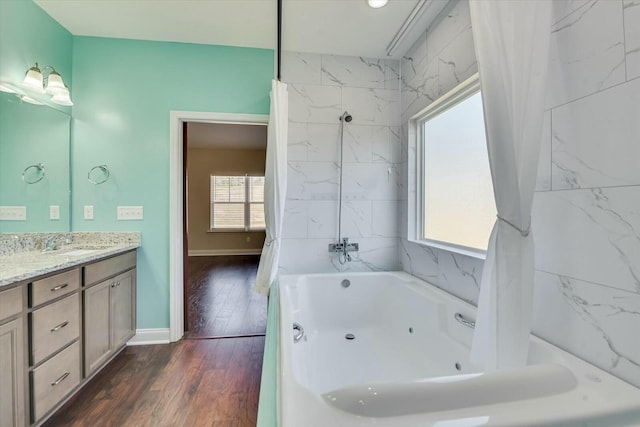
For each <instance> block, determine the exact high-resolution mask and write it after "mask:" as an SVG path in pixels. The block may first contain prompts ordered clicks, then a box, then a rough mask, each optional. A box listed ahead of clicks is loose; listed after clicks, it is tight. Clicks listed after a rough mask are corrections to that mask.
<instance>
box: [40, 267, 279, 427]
mask: <svg viewBox="0 0 640 427" xmlns="http://www.w3.org/2000/svg"><path fill="white" fill-rule="evenodd" d="M259 260H260V257H259V256H233V257H190V258H189V262H188V273H189V284H188V285H189V296H188V316H189V317H188V319H189V326H190V330H189V331H188V332H187V333H186V334H185V339H183V340H182V341H179V342H177V343H172V344H164V345H150V346H134V347H127V348H125V349H124V350H123V352H122V353H120V355H118V357H116V359H115V360H114V361H113V362H112V363H110V364H109V365H108V366H107V367H105V368H104V369H103V370H102V371H101V372H100V373H98V375H96V376H95V377H94V378H93V379H92V380H91V381H90V382H89V383H88V384H87V385H86V386H85V387H84V388H83V389H82V390H80V392H78V394H77V395H76V396H75V397H73V398H72V399H71V400H70V401H69V402H67V403H66V404H65V405H64V406H63V407H62V408H60V410H58V411H57V412H56V414H54V415H53V416H52V417H51V418H50V419H49V420H48V421H47V422H46V423H45V424H44V426H47V427H52V426H65V427H66V426H91V427H96V426H114V427H124V426H131V427H134V426H135V427H141V426H149V427H164V426H167V427H169V426H171V427H174V426H175V427H180V426H189V427H191V426H210V427H222V426H224V427H245V426H246V427H249V426H251V427H253V426H255V425H256V419H257V414H258V395H259V391H260V375H261V372H262V355H263V352H264V342H265V338H264V337H263V336H255V335H258V334H264V333H265V331H266V321H267V298H266V297H263V296H261V295H258V294H256V293H255V292H253V285H254V283H255V277H256V272H257V269H258V263H259ZM242 335H245V336H246V335H249V336H246V337H237V336H242ZM229 336H233V337H234V338H219V337H229ZM212 337H218V339H207V338H212Z"/></svg>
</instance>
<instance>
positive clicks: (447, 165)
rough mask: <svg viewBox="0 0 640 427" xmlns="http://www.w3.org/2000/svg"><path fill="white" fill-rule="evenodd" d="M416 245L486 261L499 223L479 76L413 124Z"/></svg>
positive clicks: (437, 102)
mask: <svg viewBox="0 0 640 427" xmlns="http://www.w3.org/2000/svg"><path fill="white" fill-rule="evenodd" d="M413 120H414V121H413V124H414V125H415V134H416V137H417V143H418V144H417V145H418V150H417V152H418V153H419V154H418V162H416V164H417V168H418V174H417V177H418V178H417V180H418V182H417V188H418V190H419V191H418V193H417V198H418V200H416V208H417V210H418V213H417V218H419V219H420V221H419V223H418V224H416V231H417V233H416V234H417V240H420V241H423V242H424V243H426V244H429V245H433V246H437V247H442V248H445V249H448V250H453V251H456V252H462V253H466V254H468V255H475V256H480V257H482V256H483V255H484V254H485V252H486V249H487V244H488V242H489V235H490V234H491V229H492V227H493V224H494V222H495V219H496V207H495V200H494V196H493V185H492V182H491V172H490V170H489V159H488V155H487V143H486V137H485V128H484V114H483V109H482V98H481V95H480V85H479V82H478V78H477V75H476V76H475V77H472V78H471V79H469V80H468V81H466V82H464V83H462V84H461V85H459V86H458V87H456V88H455V89H453V90H452V91H451V92H449V93H448V94H446V95H444V96H443V97H442V98H440V99H439V100H437V101H435V102H434V103H433V104H432V105H430V106H429V107H428V108H427V109H426V110H425V111H423V112H422V113H421V114H420V115H418V116H417V117H416V118H414V119H413Z"/></svg>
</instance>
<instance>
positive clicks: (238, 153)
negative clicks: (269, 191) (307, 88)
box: [183, 121, 267, 339]
mask: <svg viewBox="0 0 640 427" xmlns="http://www.w3.org/2000/svg"><path fill="white" fill-rule="evenodd" d="M183 141H184V145H183V158H184V161H183V165H184V170H183V182H184V185H183V190H184V204H183V218H184V227H183V230H184V245H183V246H184V251H185V252H184V257H183V259H184V266H185V268H184V272H185V279H184V291H183V294H184V325H185V336H184V337H185V338H187V339H207V338H227V337H246V336H256V335H264V333H265V331H266V317H267V316H266V312H267V300H266V298H265V297H264V296H262V295H259V294H257V293H255V292H253V286H254V284H255V277H256V273H257V269H258V263H259V260H260V253H261V252H262V246H263V244H264V239H265V221H264V170H265V161H266V145H267V127H266V126H265V125H262V124H239V123H201V122H189V121H187V122H184V123H183Z"/></svg>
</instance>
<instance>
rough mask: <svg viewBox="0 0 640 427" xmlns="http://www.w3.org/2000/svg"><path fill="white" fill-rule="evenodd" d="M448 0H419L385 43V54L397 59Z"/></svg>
mask: <svg viewBox="0 0 640 427" xmlns="http://www.w3.org/2000/svg"><path fill="white" fill-rule="evenodd" d="M449 3H450V1H449V0H437V1H430V0H419V1H418V2H417V3H416V5H415V7H414V8H413V10H412V11H411V12H410V13H409V16H407V19H405V20H404V22H403V23H402V25H401V26H400V28H399V29H398V31H397V32H396V34H395V35H394V36H393V39H391V42H389V44H388V45H387V48H386V52H387V56H390V57H394V58H397V59H399V58H400V57H401V56H402V55H403V54H405V53H407V52H408V50H409V49H410V48H411V45H412V43H415V42H416V41H417V39H418V38H419V37H420V36H421V35H423V34H424V31H425V30H426V29H427V28H429V27H430V26H431V24H432V23H433V22H435V21H436V20H437V18H438V17H439V16H440V15H441V14H442V13H443V11H444V10H445V9H446V8H447V6H448V4H449Z"/></svg>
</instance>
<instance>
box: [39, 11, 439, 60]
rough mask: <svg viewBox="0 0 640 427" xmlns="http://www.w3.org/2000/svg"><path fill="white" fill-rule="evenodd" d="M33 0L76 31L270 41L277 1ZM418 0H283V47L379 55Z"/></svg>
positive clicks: (256, 43)
mask: <svg viewBox="0 0 640 427" xmlns="http://www.w3.org/2000/svg"><path fill="white" fill-rule="evenodd" d="M34 1H35V2H36V3H37V4H38V5H39V6H40V7H41V8H42V9H44V10H45V11H46V12H47V13H48V14H49V15H50V16H51V17H53V18H54V19H55V20H56V21H58V22H59V23H60V24H61V25H62V26H64V27H65V28H66V29H67V30H69V31H70V32H71V33H72V34H74V35H81V36H98V37H113V38H127V39H141V40H158V41H174V42H186V43H202V44H217V45H227V46H242V47H257V48H267V49H274V48H275V47H276V0H127V1H124V0H83V1H79V0H34ZM443 1H444V0H429V2H432V3H439V2H443ZM417 3H418V0H389V3H388V4H387V5H386V6H384V7H383V8H380V9H372V8H370V7H369V6H368V5H367V4H366V1H365V0H283V33H282V45H283V50H289V51H297V52H313V53H328V54H336V55H353V56H366V57H373V58H385V57H387V55H386V51H385V48H386V47H387V45H388V44H389V43H390V42H391V40H392V39H393V38H394V36H395V35H396V33H397V32H398V30H399V29H400V28H401V27H402V25H403V23H404V22H405V20H406V19H407V17H408V16H410V14H411V12H412V10H413V9H414V7H415V6H416V4H417ZM424 28H425V27H422V30H421V31H424ZM414 40H415V39H414ZM412 41H413V40H412ZM405 51H406V50H405ZM403 53H404V52H402V51H401V52H397V53H395V54H394V57H396V58H397V57H399V56H401V55H402V54H403Z"/></svg>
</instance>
